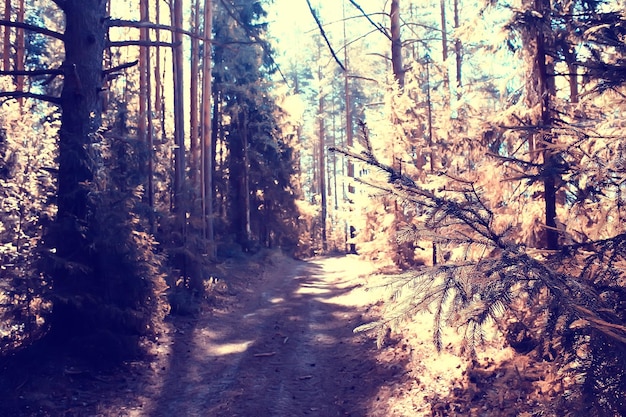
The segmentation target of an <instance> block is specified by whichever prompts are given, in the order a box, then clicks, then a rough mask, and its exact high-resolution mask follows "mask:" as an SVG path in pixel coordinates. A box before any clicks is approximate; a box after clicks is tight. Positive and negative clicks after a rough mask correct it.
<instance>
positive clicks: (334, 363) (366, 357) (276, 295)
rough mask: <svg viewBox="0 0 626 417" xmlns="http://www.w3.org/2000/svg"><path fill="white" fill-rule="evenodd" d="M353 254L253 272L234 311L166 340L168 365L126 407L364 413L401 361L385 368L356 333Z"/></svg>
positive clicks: (359, 311) (154, 414)
mask: <svg viewBox="0 0 626 417" xmlns="http://www.w3.org/2000/svg"><path fill="white" fill-rule="evenodd" d="M369 268H370V266H369V264H367V263H364V262H362V261H358V259H356V258H353V257H347V258H346V257H344V258H331V259H325V260H319V261H312V262H298V261H292V260H282V261H281V265H280V267H278V268H277V269H274V270H273V271H271V272H270V273H262V274H261V275H260V276H259V277H256V278H254V279H252V280H251V282H250V283H249V285H248V288H247V289H245V290H244V291H243V293H240V294H236V298H237V300H238V301H237V303H236V304H235V305H234V306H231V309H230V311H218V312H211V313H210V314H205V315H202V316H201V317H199V318H198V319H197V320H195V321H193V322H190V323H189V326H188V328H183V329H178V330H177V331H176V332H175V333H174V335H172V339H171V340H170V341H169V342H168V343H165V344H164V345H163V346H162V352H161V353H164V355H163V356H164V357H167V358H168V360H167V363H164V364H161V365H159V366H160V369H158V370H157V375H158V378H157V379H156V382H155V383H154V384H155V385H154V386H152V387H150V388H149V389H148V387H145V388H146V390H145V391H144V393H143V394H142V395H143V396H142V397H141V396H140V398H139V399H138V400H139V401H138V404H137V406H136V407H132V408H131V409H127V414H126V415H136V416H150V417H170V416H189V417H193V416H198V417H199V416H217V417H219V416H223V417H236V416H241V417H250V416H262V417H274V416H275V417H282V416H285V417H287V416H289V417H295V416H354V417H357V416H367V415H370V414H368V412H367V410H368V408H369V407H370V405H371V402H372V401H374V402H375V401H376V394H377V392H378V390H379V388H380V385H381V384H385V383H386V381H389V380H390V379H393V378H394V375H396V374H397V373H398V372H399V369H400V368H399V367H397V368H396V367H391V368H386V367H379V366H377V364H376V359H375V353H376V352H375V347H374V342H373V341H372V340H371V338H369V337H364V336H360V335H354V334H353V332H352V329H353V328H354V327H356V326H357V325H358V324H361V323H362V321H363V316H362V315H363V313H364V311H365V310H366V308H365V307H364V305H365V304H366V300H365V299H364V297H363V294H364V293H363V290H362V289H361V288H360V287H361V284H360V282H359V275H360V274H364V273H367V272H368V270H369Z"/></svg>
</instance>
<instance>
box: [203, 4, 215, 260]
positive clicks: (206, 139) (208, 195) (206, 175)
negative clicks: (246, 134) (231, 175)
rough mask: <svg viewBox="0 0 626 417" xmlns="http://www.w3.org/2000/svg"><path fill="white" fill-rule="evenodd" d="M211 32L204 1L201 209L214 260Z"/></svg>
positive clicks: (208, 6)
mask: <svg viewBox="0 0 626 417" xmlns="http://www.w3.org/2000/svg"><path fill="white" fill-rule="evenodd" d="M212 31H213V1H212V0H204V34H203V38H204V39H203V46H204V50H203V55H202V135H201V136H202V180H203V185H202V207H203V210H202V212H203V214H204V224H205V234H204V237H205V238H206V240H207V254H208V255H209V259H211V260H213V259H215V257H216V256H217V255H216V247H215V232H214V227H213V205H214V202H213V165H214V153H213V146H212V134H211V125H212V123H211V98H212V96H213V92H212V90H211V86H212V77H211V53H212V44H211V36H212Z"/></svg>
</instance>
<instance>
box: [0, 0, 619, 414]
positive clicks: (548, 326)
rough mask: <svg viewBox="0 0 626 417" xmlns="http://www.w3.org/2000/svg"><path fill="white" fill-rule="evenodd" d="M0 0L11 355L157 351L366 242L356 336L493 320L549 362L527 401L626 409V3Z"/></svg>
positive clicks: (435, 337) (5, 290)
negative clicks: (222, 307)
mask: <svg viewBox="0 0 626 417" xmlns="http://www.w3.org/2000/svg"><path fill="white" fill-rule="evenodd" d="M1 4H2V5H1V6H0V13H1V14H0V45H1V46H2V47H1V48H0V60H1V63H0V369H2V370H0V372H4V371H6V370H7V369H18V368H19V367H21V366H22V365H21V364H22V363H24V361H29V360H31V359H29V358H32V357H33V356H47V357H51V358H53V359H54V358H55V357H56V358H58V359H59V360H63V361H65V360H67V358H78V359H77V360H80V361H81V363H83V364H89V366H92V365H93V366H95V367H98V366H99V367H100V368H109V367H117V366H123V365H124V364H128V363H131V362H133V361H137V360H142V361H149V359H147V357H149V356H147V354H146V351H147V346H148V345H149V344H150V343H156V342H155V341H156V340H157V339H158V337H157V335H159V334H160V332H161V330H160V329H162V328H163V326H164V323H169V322H171V320H175V319H172V317H176V316H180V317H197V316H198V315H199V314H200V312H202V311H204V309H211V308H214V307H215V306H213V307H212V306H211V303H210V302H208V301H207V300H209V299H210V298H211V297H212V295H211V294H212V293H214V292H215V291H216V290H215V288H216V287H219V285H217V284H218V283H219V282H222V281H223V282H227V283H228V282H230V281H229V280H232V281H233V282H235V278H232V277H231V275H233V276H239V275H237V274H238V273H241V274H243V272H241V271H246V272H245V273H246V274H248V275H250V276H251V275H252V274H253V273H256V272H255V271H258V268H265V267H268V268H269V267H271V266H272V265H274V262H276V261H275V259H276V257H277V256H278V255H277V254H280V256H284V257H285V258H289V259H296V260H309V259H321V258H328V257H346V259H356V258H358V259H360V260H362V261H367V262H370V263H371V264H372V265H374V266H375V272H372V273H371V274H368V275H371V276H372V277H373V276H376V277H378V278H381V277H382V282H383V284H382V288H383V289H382V295H381V298H382V299H381V301H380V304H377V305H379V306H382V307H380V308H379V310H380V311H379V314H377V315H375V316H371V317H370V316H368V317H369V318H368V320H366V321H363V322H361V323H357V324H355V325H352V323H351V324H350V325H351V330H352V329H354V332H355V333H356V335H355V336H354V337H363V335H362V334H363V333H364V334H365V335H366V337H369V338H372V339H376V342H377V345H378V347H379V348H383V347H384V346H389V343H391V342H390V341H393V339H394V337H396V336H394V335H398V334H399V335H402V332H403V329H405V326H406V325H407V323H411V322H415V320H416V318H417V317H421V315H423V314H427V315H429V317H432V320H431V322H429V324H428V329H429V330H428V334H429V336H428V343H429V344H430V345H432V346H433V351H434V352H440V351H442V350H445V349H446V346H447V345H448V343H449V342H448V341H447V339H446V335H447V334H448V333H449V331H451V330H453V331H454V332H455V334H457V335H460V336H459V337H460V340H461V342H459V346H457V347H458V349H457V350H458V351H457V352H456V354H457V355H458V356H462V357H465V358H468V361H470V363H474V364H477V363H478V359H477V358H478V357H479V355H480V352H481V350H482V349H483V348H484V345H485V343H489V342H488V340H489V338H490V335H491V333H494V334H497V335H499V336H498V337H500V338H501V339H502V340H503V343H504V345H506V346H507V347H508V349H510V350H511V351H512V352H514V354H515V355H518V356H519V357H524V358H526V359H525V360H528V361H530V362H532V363H536V364H542V365H541V366H544V368H542V369H549V370H550V374H549V376H548V375H541V376H537V378H535V379H534V380H533V381H532V384H531V383H528V385H529V386H531V385H532V387H533V388H529V389H531V390H533V389H534V390H535V391H532V392H534V393H535V395H538V396H539V397H541V396H543V397H545V398H544V400H543V402H541V401H539V403H541V404H543V405H541V406H539V405H535V406H534V407H535V408H534V410H533V411H528V410H527V409H526V408H523V407H522V406H521V405H519V404H518V403H521V402H523V401H522V399H520V398H518V399H517V400H512V399H506V401H512V403H511V404H517V405H519V407H522V408H517V409H516V410H517V411H515V414H510V415H517V416H548V415H549V416H552V415H554V416H578V415H590V416H621V415H626V403H625V400H624V398H626V275H625V272H626V230H625V228H624V226H623V221H624V220H625V218H626V207H623V205H624V204H626V196H624V195H622V190H624V191H625V192H626V147H625V145H624V144H623V143H622V142H623V139H624V137H626V118H625V117H624V116H623V114H622V111H623V110H624V109H626V15H625V12H624V10H626V3H625V2H624V1H622V0H439V1H436V0H427V1H411V0H385V1H383V0H360V1H359V0H337V1H330V0H329V1H323V0H298V1H296V0H293V1H289V0H202V1H201V0H132V1H125V2H123V1H118V0H39V1H33V0H2V1H1ZM622 202H624V204H622ZM348 257H349V258H348ZM285 262H287V261H285ZM289 262H291V261H289ZM233 265H234V266H233ZM296 265H299V264H296ZM294 269H295V267H294ZM283 272H284V271H283ZM262 275H263V276H265V275H264V274H262ZM378 278H377V279H373V278H372V280H373V281H376V282H378ZM246 279H247V280H248V281H246V282H247V283H246V285H248V286H250V287H251V288H252V289H251V291H252V292H255V291H258V292H259V293H261V292H262V291H261V289H260V287H259V288H257V289H256V290H255V287H254V285H255V282H256V281H254V280H253V279H252V278H246ZM364 279H365V281H367V280H368V279H369V278H367V277H365V278H364ZM373 281H372V282H373ZM220 285H221V284H220ZM224 285H226V284H224ZM234 285H235V284H233V286H234ZM259 285H260V284H259ZM233 294H234V293H233ZM233 294H230V298H231V299H235V300H239V298H240V297H239V296H238V295H233ZM239 301H241V300H239ZM232 302H233V303H234V302H235V301H232ZM242 302H243V301H242ZM215 309H216V310H217V309H218V308H217V307H215ZM249 314H252V313H249ZM424 331H426V330H424ZM284 343H285V344H286V343H287V339H284ZM265 353H267V352H265ZM265 353H262V354H260V355H264V354H265ZM434 354H436V353H434ZM29 355H31V356H29ZM261 357H263V356H261ZM49 359H50V358H49ZM72 360H74V359H72ZM514 371H515V372H516V373H517V378H518V379H519V380H524V381H527V380H526V379H524V378H525V377H524V375H522V374H523V371H524V370H523V369H518V367H514ZM407 372H408V371H407ZM9 374H10V373H9V372H8V371H7V373H6V375H9ZM64 375H66V376H67V375H69V374H68V373H67V372H66V373H65V374H64ZM471 375H475V373H474V374H472V372H470V371H468V372H467V375H466V377H467V378H468V379H472V376H471ZM0 379H1V378H0ZM21 386H22V385H20V387H21ZM539 386H541V388H537V387H539ZM7 387H8V388H7ZM11 389H12V390H14V391H15V392H17V390H18V389H17V388H16V387H14V386H12V385H11V384H9V383H8V382H2V381H0V396H4V394H3V391H6V390H11ZM537 392H539V393H540V394H541V395H539V394H537ZM7 395H8V394H7ZM464 395H466V394H464ZM502 395H504V394H502ZM294 398H295V397H294ZM468 398H469V400H468V401H467V402H468V403H472V402H476V401H478V399H477V395H473V396H472V395H469V397H468ZM502 398H504V397H501V398H500V400H499V401H500V407H503V404H504V401H505V400H504V399H502ZM481 401H482V399H481ZM485 401H487V400H485ZM515 401H517V403H516V402H515ZM461 402H462V401H461V396H460V395H459V396H457V398H456V399H454V398H453V395H452V394H451V397H450V398H449V399H448V400H446V402H445V405H441V402H439V403H437V404H435V403H434V402H433V404H431V405H430V407H431V408H430V412H431V414H429V415H433V416H439V415H441V416H444V415H450V416H456V415H459V416H460V415H509V414H505V413H504V412H503V411H500V414H498V413H495V414H474V411H472V413H470V412H469V411H468V410H469V408H468V409H467V410H465V411H462V406H460V405H458V404H460V403H461ZM453 404H456V405H453ZM517 405H515V406H513V405H512V406H511V407H513V408H515V407H517ZM7 407H8V406H7ZM437 407H439V408H437ZM442 407H443V408H442ZM455 407H457V408H455ZM458 407H461V408H458ZM467 407H469V405H468V406H467ZM57 411H58V410H57ZM15 412H16V411H15V409H9V408H3V406H2V405H0V415H4V414H3V413H15ZM7 415H18V414H7ZM19 415H33V416H35V415H42V416H43V415H82V414H54V413H53V412H49V413H48V414H45V413H43V412H41V413H39V414H36V413H34V412H33V413H32V414H28V413H26V412H24V413H23V414H19ZM85 415H88V414H85ZM89 415H91V414H89ZM102 415H105V414H102ZM111 415H112V414H111ZM116 415H118V414H116ZM119 415H122V414H119ZM124 415H127V414H124ZM128 415H130V414H128ZM140 415H141V414H140ZM146 415H148V414H146ZM190 415H192V414H190ZM215 415H224V416H226V415H228V414H215ZM232 415H235V414H232ZM275 415H279V414H275ZM280 415H283V414H280ZM285 415H287V414H285ZM292 415H296V414H292ZM298 415H299V414H298ZM320 415H322V414H320ZM329 415H330V414H329ZM332 415H335V414H332ZM346 415H359V416H361V415H362V416H366V415H370V414H346ZM371 415H374V414H371ZM390 415H391V414H390ZM398 415H400V414H398ZM406 415H417V414H406ZM155 416H156V414H155Z"/></svg>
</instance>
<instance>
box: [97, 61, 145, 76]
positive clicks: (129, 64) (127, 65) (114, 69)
mask: <svg viewBox="0 0 626 417" xmlns="http://www.w3.org/2000/svg"><path fill="white" fill-rule="evenodd" d="M138 63H139V61H138V60H134V61H132V62H126V63H124V64H121V65H118V66H115V67H111V68H108V69H105V70H104V71H102V73H103V74H104V75H109V74H112V73H114V72H118V71H121V70H123V69H126V68H130V67H134V66H135V65H137V64H138Z"/></svg>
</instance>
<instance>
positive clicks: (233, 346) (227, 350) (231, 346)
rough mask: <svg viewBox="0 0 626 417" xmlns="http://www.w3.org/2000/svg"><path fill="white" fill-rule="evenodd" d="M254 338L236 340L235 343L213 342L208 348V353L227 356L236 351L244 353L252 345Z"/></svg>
mask: <svg viewBox="0 0 626 417" xmlns="http://www.w3.org/2000/svg"><path fill="white" fill-rule="evenodd" d="M253 342H254V341H253V340H245V341H243V342H235V343H223V344H217V343H212V344H210V345H209V346H207V348H206V353H208V354H209V355H213V356H225V355H232V354H234V353H243V352H245V351H246V350H248V348H249V347H250V345H252V343H253Z"/></svg>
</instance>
